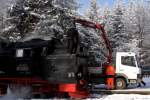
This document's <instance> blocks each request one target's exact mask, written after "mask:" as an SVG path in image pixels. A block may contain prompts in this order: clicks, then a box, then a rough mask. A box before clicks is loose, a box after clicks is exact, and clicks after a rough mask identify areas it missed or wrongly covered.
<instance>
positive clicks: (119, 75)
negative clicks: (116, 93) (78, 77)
mask: <svg viewBox="0 0 150 100" xmlns="http://www.w3.org/2000/svg"><path fill="white" fill-rule="evenodd" d="M115 62H116V64H115V65H114V67H115V70H116V71H115V88H116V89H125V88H126V87H127V86H128V85H129V84H136V83H137V82H138V76H139V75H140V74H141V68H140V67H139V66H138V63H137V60H136V55H135V53H133V52H117V53H116V57H115ZM88 71H89V73H90V74H91V76H93V74H94V76H99V77H91V78H90V79H91V83H94V84H95V83H97V84H105V81H106V77H105V76H104V68H103V67H99V68H98V67H88Z"/></svg>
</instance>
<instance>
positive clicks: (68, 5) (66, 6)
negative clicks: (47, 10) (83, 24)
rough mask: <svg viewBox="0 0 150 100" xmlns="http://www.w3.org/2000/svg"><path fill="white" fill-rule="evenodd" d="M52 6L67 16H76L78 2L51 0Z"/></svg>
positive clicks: (72, 0) (74, 0) (76, 0)
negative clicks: (63, 11)
mask: <svg viewBox="0 0 150 100" xmlns="http://www.w3.org/2000/svg"><path fill="white" fill-rule="evenodd" d="M52 4H53V5H54V6H55V7H57V8H60V9H63V10H65V12H67V14H69V15H76V14H77V9H78V7H79V4H78V0H52Z"/></svg>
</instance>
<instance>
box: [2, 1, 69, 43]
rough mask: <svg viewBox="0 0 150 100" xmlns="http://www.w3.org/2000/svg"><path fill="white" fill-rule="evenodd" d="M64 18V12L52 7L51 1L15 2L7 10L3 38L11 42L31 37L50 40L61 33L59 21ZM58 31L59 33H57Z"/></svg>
mask: <svg viewBox="0 0 150 100" xmlns="http://www.w3.org/2000/svg"><path fill="white" fill-rule="evenodd" d="M66 16H67V15H66V12H65V11H64V10H63V9H60V8H57V7H54V6H53V5H52V1H51V0H16V2H15V3H14V4H13V5H12V6H11V7H10V8H9V10H8V18H7V22H6V23H7V27H6V28H5V29H4V32H3V36H5V37H7V38H8V39H10V40H12V41H17V40H22V39H24V38H27V37H30V38H31V37H33V36H38V37H42V36H44V37H47V38H50V37H51V36H52V35H53V34H54V33H62V29H61V28H60V26H62V23H63V22H60V21H62V20H63V19H65V17H66ZM56 24H60V25H56ZM63 24H64V23H63ZM66 24H67V23H66ZM69 25H70V24H69ZM69 25H68V26H69ZM62 27H63V26H62ZM64 28H65V27H64ZM59 30H60V31H61V32H57V31H59ZM46 35H47V36H46ZM49 36H50V37H49Z"/></svg>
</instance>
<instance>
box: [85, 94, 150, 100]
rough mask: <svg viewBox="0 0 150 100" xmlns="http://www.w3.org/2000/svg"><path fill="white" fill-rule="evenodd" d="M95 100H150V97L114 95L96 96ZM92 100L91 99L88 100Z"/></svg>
mask: <svg viewBox="0 0 150 100" xmlns="http://www.w3.org/2000/svg"><path fill="white" fill-rule="evenodd" d="M94 97H96V98H94V100H96V99H97V100H150V95H139V94H113V95H96V94H95V95H94ZM87 100H91V99H87Z"/></svg>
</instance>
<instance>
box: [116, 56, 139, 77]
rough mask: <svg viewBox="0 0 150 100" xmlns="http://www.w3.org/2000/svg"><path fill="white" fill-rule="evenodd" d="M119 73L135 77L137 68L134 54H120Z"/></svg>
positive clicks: (137, 71)
mask: <svg viewBox="0 0 150 100" xmlns="http://www.w3.org/2000/svg"><path fill="white" fill-rule="evenodd" d="M119 73H123V74H124V75H126V76H127V77H128V79H137V74H139V68H138V67H137V63H136V59H135V56H121V65H120V66H119Z"/></svg>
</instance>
